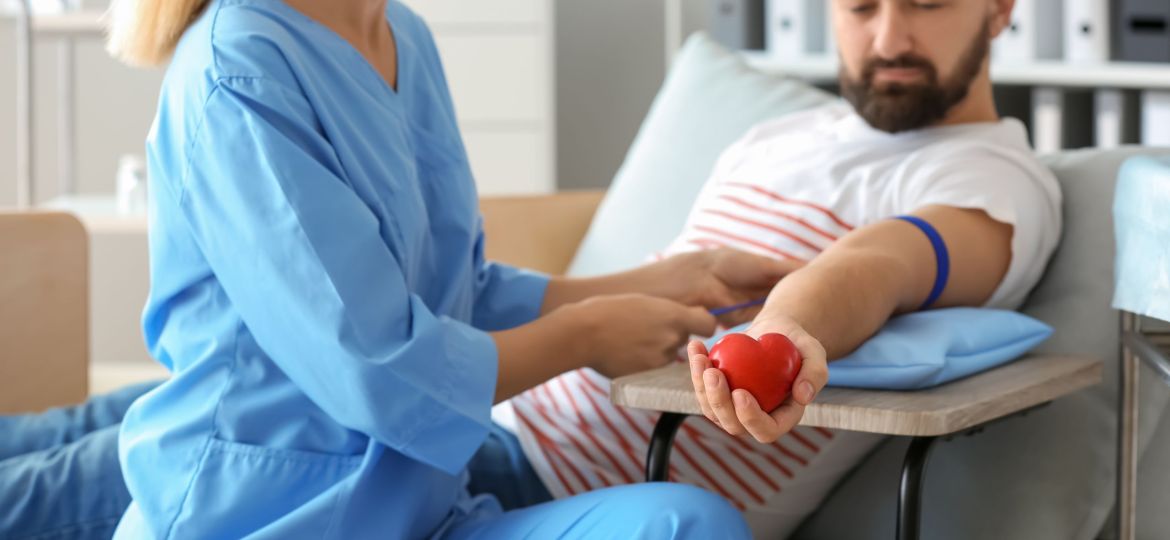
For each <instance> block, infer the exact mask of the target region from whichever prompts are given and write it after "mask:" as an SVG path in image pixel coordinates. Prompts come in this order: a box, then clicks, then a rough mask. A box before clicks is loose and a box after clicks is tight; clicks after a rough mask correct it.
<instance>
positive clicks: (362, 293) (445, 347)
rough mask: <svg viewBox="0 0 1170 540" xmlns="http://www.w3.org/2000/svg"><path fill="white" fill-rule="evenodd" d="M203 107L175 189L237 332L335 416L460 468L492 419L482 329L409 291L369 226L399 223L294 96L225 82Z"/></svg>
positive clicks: (242, 81)
mask: <svg viewBox="0 0 1170 540" xmlns="http://www.w3.org/2000/svg"><path fill="white" fill-rule="evenodd" d="M192 113H194V112H192ZM203 116H204V119H203V122H202V125H201V127H200V128H198V132H197V133H196V135H195V136H194V138H193V140H192V141H190V144H191V147H190V148H189V149H188V152H189V153H188V155H187V158H188V161H189V163H188V169H187V171H186V174H184V176H183V184H182V188H181V191H180V193H179V194H178V195H177V196H178V197H180V201H179V202H180V207H181V209H182V212H183V214H184V216H185V218H186V220H187V222H188V223H189V225H190V228H191V232H192V234H193V235H194V237H195V239H196V242H197V243H198V244H199V246H200V248H201V250H202V252H203V254H204V256H205V257H206V259H207V261H208V263H209V264H210V266H211V269H212V271H213V272H214V274H215V277H216V279H218V280H219V282H220V283H221V284H222V286H223V288H224V290H225V291H226V293H227V296H228V298H229V299H230V301H231V303H232V305H233V307H234V308H235V309H236V310H237V311H238V312H239V313H240V315H241V316H242V318H243V322H244V324H245V325H246V326H247V330H248V331H250V332H251V334H252V335H253V336H254V337H255V339H256V341H257V343H258V344H259V345H260V346H261V347H262V348H263V349H264V351H265V352H266V353H268V354H269V355H270V356H271V358H272V360H273V361H274V362H275V363H276V364H277V365H278V366H279V367H280V369H281V370H282V371H283V372H284V373H285V374H286V375H287V376H288V377H289V378H290V379H291V380H292V381H293V382H294V383H295V384H296V385H297V386H298V387H299V388H300V389H301V390H302V391H303V392H305V394H306V395H307V396H308V397H309V398H310V399H311V400H312V401H313V402H314V403H316V404H317V405H318V406H319V407H321V408H322V409H323V410H324V411H325V412H327V413H328V414H329V415H330V416H331V417H333V418H334V419H335V420H336V421H337V422H338V423H340V424H341V425H344V426H346V427H347V428H350V429H353V430H355V431H359V432H362V433H365V434H367V435H369V436H370V437H372V438H373V439H375V440H377V441H379V442H381V443H383V444H385V445H386V446H389V447H391V448H394V449H396V450H398V451H399V452H402V453H403V454H405V455H407V456H409V457H411V458H413V459H416V460H418V461H420V462H423V463H427V464H430V465H431V466H434V467H437V468H439V469H442V470H445V471H448V472H450V473H452V474H454V473H456V472H458V471H459V470H461V469H462V468H463V467H464V466H465V465H466V462H467V461H468V459H469V458H470V457H471V455H472V454H473V453H474V452H475V451H476V449H477V448H478V447H479V446H480V444H481V443H482V441H483V439H484V438H485V436H486V433H487V430H488V427H489V426H490V422H491V420H490V409H491V405H492V401H493V394H494V392H495V384H496V374H497V351H496V348H495V344H494V342H493V340H492V339H491V337H490V336H488V335H487V334H485V333H483V332H481V331H479V330H476V329H474V328H472V327H471V326H469V325H466V324H463V323H460V322H458V321H454V320H451V319H448V318H445V317H439V316H436V315H435V314H433V313H432V312H431V311H430V310H428V308H427V307H426V306H425V305H424V304H423V302H422V301H421V300H420V299H419V298H418V297H417V296H414V295H412V294H411V293H410V291H409V290H408V289H407V286H406V281H405V279H404V277H403V274H402V270H401V266H400V264H399V261H398V260H396V258H395V255H394V254H393V253H392V252H391V251H390V250H389V249H388V248H387V245H386V243H385V242H383V240H382V237H381V236H380V232H382V233H388V229H385V228H387V227H396V226H398V225H397V224H386V223H380V222H379V220H378V219H377V217H376V216H375V214H374V213H373V212H372V211H371V210H370V209H369V208H368V207H367V206H366V204H365V202H364V201H363V200H362V199H360V198H359V197H358V196H357V194H356V193H355V192H354V191H353V190H352V189H351V188H350V187H349V186H348V185H347V184H346V183H345V182H344V181H343V180H342V176H341V174H340V172H339V171H341V166H340V164H339V163H338V161H337V158H336V155H335V153H334V148H333V146H332V145H331V144H330V142H329V141H328V140H327V139H326V138H325V137H324V136H323V135H322V134H321V132H320V131H319V130H318V129H317V123H316V122H317V120H316V115H315V114H314V112H313V110H312V108H311V107H310V105H309V104H308V102H307V101H306V100H305V98H304V97H303V95H301V94H300V93H299V92H296V91H293V90H291V89H288V88H287V87H284V86H281V85H279V84H278V83H275V82H272V81H269V80H266V79H260V78H232V79H226V80H222V81H220V82H219V83H218V84H217V86H216V88H215V89H214V90H213V91H212V93H211V95H210V97H209V98H208V100H207V102H206V105H205V109H204V111H203ZM355 136H357V135H356V134H355Z"/></svg>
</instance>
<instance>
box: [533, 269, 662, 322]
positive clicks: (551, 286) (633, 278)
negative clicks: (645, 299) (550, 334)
mask: <svg viewBox="0 0 1170 540" xmlns="http://www.w3.org/2000/svg"><path fill="white" fill-rule="evenodd" d="M642 274H643V272H641V269H635V270H628V271H626V272H620V273H617V274H609V275H605V276H598V277H590V278H566V277H555V278H552V280H551V281H549V283H548V289H547V291H546V292H545V293H544V303H543V304H541V306H540V313H541V315H544V314H547V313H552V312H553V311H555V310H556V309H557V308H559V307H561V306H564V305H567V304H575V303H577V302H580V301H582V300H585V299H588V298H593V297H595V296H602V295H611V294H635V293H638V294H650V295H654V296H657V295H655V294H654V291H653V287H652V285H651V284H647V283H646V280H645V279H643V276H642Z"/></svg>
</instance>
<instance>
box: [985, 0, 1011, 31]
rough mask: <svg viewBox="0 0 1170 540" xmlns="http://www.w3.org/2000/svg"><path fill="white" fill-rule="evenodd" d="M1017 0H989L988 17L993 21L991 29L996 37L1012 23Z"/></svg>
mask: <svg viewBox="0 0 1170 540" xmlns="http://www.w3.org/2000/svg"><path fill="white" fill-rule="evenodd" d="M1015 7H1016V0H987V18H988V20H990V21H991V24H990V27H989V30H991V37H992V39H995V38H997V37H999V35H1000V34H1002V33H1003V31H1004V29H1005V28H1007V27H1008V25H1010V24H1011V23H1012V10H1013V9H1015Z"/></svg>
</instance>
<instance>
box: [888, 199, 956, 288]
mask: <svg viewBox="0 0 1170 540" xmlns="http://www.w3.org/2000/svg"><path fill="white" fill-rule="evenodd" d="M894 219H900V220H902V221H905V222H907V223H910V224H911V225H914V226H915V227H918V230H920V231H922V234H925V235H926V238H927V239H928V240H930V246H931V247H932V248H934V264H935V272H934V285H932V286H931V287H930V294H928V295H927V296H926V300H924V301H923V302H922V306H920V307H919V308H918V309H926V308H928V307H930V306H933V305H934V303H935V302H936V301H938V297H940V296H942V293H943V290H944V289H946V288H947V280H948V279H949V278H950V276H951V255H950V253H949V252H947V243H946V242H945V241H943V237H942V235H941V234H939V233H938V230H937V229H935V228H934V225H931V224H930V222H928V221H926V220H925V219H922V218H920V217H918V216H898V217H896V218H894Z"/></svg>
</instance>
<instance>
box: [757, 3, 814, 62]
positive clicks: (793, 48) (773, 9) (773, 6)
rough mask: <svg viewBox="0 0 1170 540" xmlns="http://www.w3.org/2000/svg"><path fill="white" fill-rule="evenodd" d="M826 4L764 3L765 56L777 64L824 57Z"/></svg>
mask: <svg viewBox="0 0 1170 540" xmlns="http://www.w3.org/2000/svg"><path fill="white" fill-rule="evenodd" d="M827 3H828V2H825V0H767V6H766V7H765V11H766V20H767V21H768V27H767V29H766V30H765V33H764V39H765V41H766V42H767V48H768V54H769V55H770V56H771V57H772V58H775V59H778V60H798V59H802V58H808V57H810V56H817V57H820V56H823V55H824V54H825V50H826V47H825V45H826V44H825V26H826V22H825V19H827V18H828V8H827V6H826V4H827Z"/></svg>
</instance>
